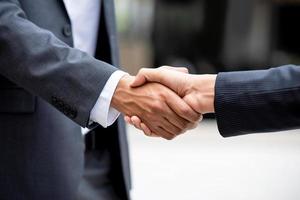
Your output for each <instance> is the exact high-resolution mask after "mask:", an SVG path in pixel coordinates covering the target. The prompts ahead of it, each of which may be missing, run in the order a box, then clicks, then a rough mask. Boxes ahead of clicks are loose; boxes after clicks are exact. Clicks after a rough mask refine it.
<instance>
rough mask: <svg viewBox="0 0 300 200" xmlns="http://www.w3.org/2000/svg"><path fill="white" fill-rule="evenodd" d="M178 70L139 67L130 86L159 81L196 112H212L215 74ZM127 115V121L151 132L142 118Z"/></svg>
mask: <svg viewBox="0 0 300 200" xmlns="http://www.w3.org/2000/svg"><path fill="white" fill-rule="evenodd" d="M180 71H182V69H179V70H178V69H177V68H172V67H160V68H157V69H141V70H140V71H139V73H138V74H137V76H136V79H135V80H134V82H133V83H132V84H131V86H132V87H139V86H141V85H143V84H145V83H147V82H156V83H161V84H163V85H165V86H167V87H168V88H170V89H172V90H173V91H174V92H176V93H177V94H178V95H179V96H180V97H182V98H183V100H184V101H185V102H186V103H187V104H188V105H189V106H191V107H192V108H193V109H194V110H195V111H197V112H198V113H202V114H205V113H211V112H214V93H215V81H216V75H191V74H187V73H182V72H180ZM183 71H184V70H183ZM129 116H130V115H129ZM129 116H126V117H125V120H126V121H127V122H128V123H130V124H133V125H135V126H136V127H137V128H139V129H142V130H143V131H144V132H145V133H146V134H149V133H150V132H151V128H150V127H147V126H146V124H144V123H143V122H144V121H143V120H142V119H139V118H138V117H137V116H132V115H131V118H130V117H129Z"/></svg>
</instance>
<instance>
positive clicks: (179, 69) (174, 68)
mask: <svg viewBox="0 0 300 200" xmlns="http://www.w3.org/2000/svg"><path fill="white" fill-rule="evenodd" d="M159 68H161V69H166V70H173V71H178V72H182V73H185V74H188V73H189V70H188V68H186V67H171V66H161V67H159Z"/></svg>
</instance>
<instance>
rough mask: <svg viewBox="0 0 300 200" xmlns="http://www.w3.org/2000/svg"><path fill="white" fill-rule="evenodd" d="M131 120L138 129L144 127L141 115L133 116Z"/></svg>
mask: <svg viewBox="0 0 300 200" xmlns="http://www.w3.org/2000/svg"><path fill="white" fill-rule="evenodd" d="M131 121H132V123H133V124H134V126H135V127H137V128H138V129H142V128H141V123H142V121H141V119H140V118H139V117H137V116H132V117H131Z"/></svg>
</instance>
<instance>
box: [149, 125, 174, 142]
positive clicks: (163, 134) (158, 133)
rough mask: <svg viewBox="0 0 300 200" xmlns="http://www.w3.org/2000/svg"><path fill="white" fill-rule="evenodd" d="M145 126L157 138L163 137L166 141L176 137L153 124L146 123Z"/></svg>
mask: <svg viewBox="0 0 300 200" xmlns="http://www.w3.org/2000/svg"><path fill="white" fill-rule="evenodd" d="M144 124H145V125H146V126H147V127H148V128H149V129H150V130H151V133H152V134H154V135H156V136H157V137H162V138H164V139H166V140H171V139H173V138H174V137H175V135H174V134H172V133H170V132H168V131H166V130H165V129H164V128H162V127H161V126H160V125H155V124H154V123H153V122H150V123H148V122H146V121H145V122H144Z"/></svg>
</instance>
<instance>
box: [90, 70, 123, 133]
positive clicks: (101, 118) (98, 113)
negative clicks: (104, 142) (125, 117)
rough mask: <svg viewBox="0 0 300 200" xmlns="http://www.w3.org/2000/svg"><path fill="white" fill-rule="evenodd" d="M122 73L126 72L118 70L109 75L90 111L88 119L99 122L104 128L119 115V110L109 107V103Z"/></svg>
mask: <svg viewBox="0 0 300 200" xmlns="http://www.w3.org/2000/svg"><path fill="white" fill-rule="evenodd" d="M124 75H127V73H125V72H123V71H120V70H118V71H115V72H114V73H113V74H112V75H111V76H110V77H109V79H108V81H107V82H106V84H105V86H104V88H103V90H102V92H101V94H100V96H99V98H98V100H97V102H96V104H95V105H94V107H93V109H92V111H91V115H90V120H91V121H93V122H97V123H99V124H100V125H101V126H103V127H104V128H106V127H108V126H110V125H112V124H113V123H114V122H115V121H116V119H117V118H118V117H119V115H120V112H119V111H117V110H116V109H114V108H113V107H111V106H110V103H111V99H112V97H113V94H114V92H115V90H116V88H117V85H118V83H119V81H120V79H121V78H122V77H123V76H124Z"/></svg>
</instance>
